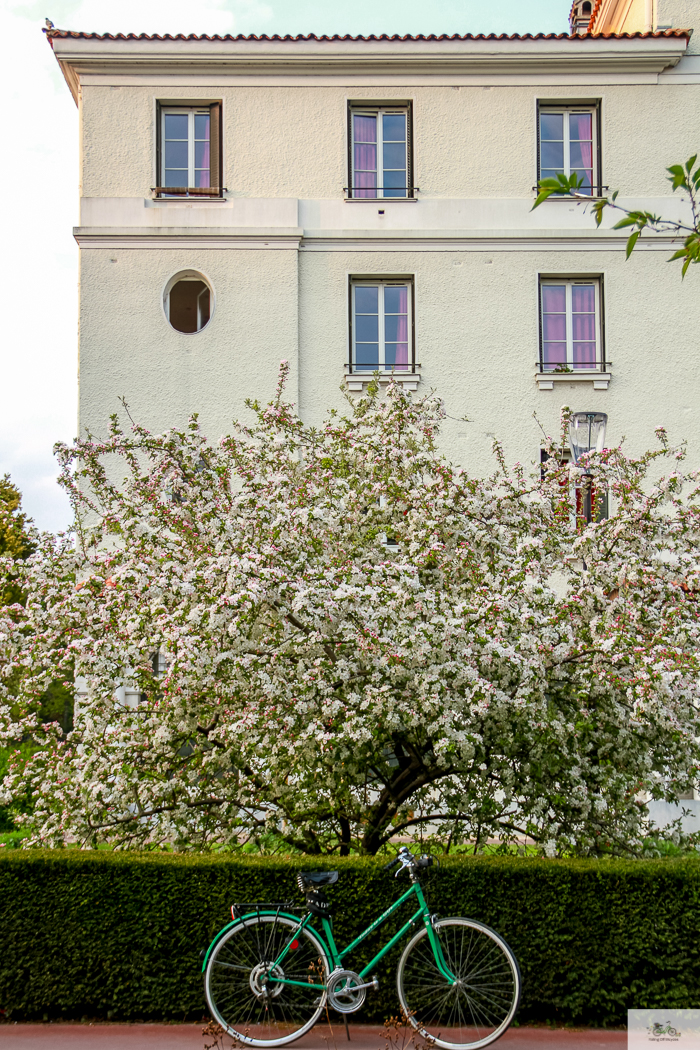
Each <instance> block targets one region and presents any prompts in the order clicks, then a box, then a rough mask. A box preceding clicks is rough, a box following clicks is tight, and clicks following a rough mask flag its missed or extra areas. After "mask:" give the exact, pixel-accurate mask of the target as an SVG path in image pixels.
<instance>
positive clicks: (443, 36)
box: [42, 29, 691, 42]
mask: <svg viewBox="0 0 700 1050" xmlns="http://www.w3.org/2000/svg"><path fill="white" fill-rule="evenodd" d="M42 32H44V33H46V36H47V37H48V39H49V42H51V40H53V39H55V38H57V37H59V38H61V39H66V38H70V39H73V40H221V41H226V40H236V41H271V42H272V41H293V42H302V41H308V40H317V41H334V40H340V41H352V42H355V41H361V42H369V41H377V40H389V41H409V42H410V41H422V40H424V41H440V40H590V39H600V38H601V37H602V38H603V39H605V40H611V39H612V40H623V39H626V40H632V39H640V38H651V37H654V38H657V37H682V36H690V33H691V30H689V29H664V30H657V31H655V32H653V33H591V32H590V31H589V32H588V33H573V34H571V33H523V34H520V33H511V34H508V33H476V34H472V33H464V34H459V33H452V34H449V33H440V34H436V33H428V34H423V33H418V34H417V35H416V36H411V35H409V34H407V35H406V36H399V35H397V34H392V35H390V34H388V33H377V34H374V33H370V34H369V35H368V36H351V35H350V34H348V33H346V34H344V35H341V34H339V33H333V34H332V35H331V36H327V35H326V34H325V33H324V34H320V35H316V33H300V34H298V35H297V36H292V35H290V34H289V33H285V34H284V35H280V34H278V33H273V34H271V35H270V36H268V35H267V33H261V34H260V35H259V36H255V35H252V34H251V35H249V36H246V35H244V34H242V33H238V34H235V35H232V34H230V33H226V34H225V35H224V36H220V35H219V34H218V33H214V34H212V36H208V35H207V34H206V33H204V34H201V35H199V34H197V33H187V34H185V33H175V34H171V33H163V34H162V35H161V34H159V33H154V34H149V33H81V32H77V31H75V30H71V29H44V30H42Z"/></svg>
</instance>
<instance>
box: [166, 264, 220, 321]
mask: <svg viewBox="0 0 700 1050" xmlns="http://www.w3.org/2000/svg"><path fill="white" fill-rule="evenodd" d="M163 305H164V308H165V316H166V317H167V319H168V320H169V321H170V324H171V325H172V327H173V328H174V329H175V331H176V332H183V333H185V334H189V333H193V332H201V330H202V329H203V328H205V327H206V325H207V324H208V323H209V320H210V318H211V315H212V292H211V288H210V286H209V283H208V281H207V280H206V278H205V277H204V276H203V275H202V274H201V273H197V272H196V271H194V270H192V271H185V272H183V273H179V274H176V275H175V276H174V277H172V278H171V279H170V280H169V281H168V284H167V285H166V289H165V296H164V301H163Z"/></svg>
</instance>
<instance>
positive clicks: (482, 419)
mask: <svg viewBox="0 0 700 1050" xmlns="http://www.w3.org/2000/svg"><path fill="white" fill-rule="evenodd" d="M363 273H371V274H387V275H392V274H397V275H398V274H401V275H403V274H415V311H416V357H417V360H418V361H419V362H420V364H421V365H422V382H421V388H422V390H424V391H428V390H430V389H435V390H436V391H437V393H438V394H439V395H440V396H441V397H442V398H443V399H444V402H445V407H446V410H447V413H448V416H449V417H450V418H449V419H448V420H447V421H446V423H445V426H444V440H443V447H444V449H445V451H446V453H447V454H448V455H449V456H450V457H451V458H453V459H454V460H456V461H457V462H461V463H463V464H465V465H468V467H469V468H470V469H471V470H473V471H474V472H476V473H477V474H483V473H488V471H489V470H490V469H491V468H492V467H493V465H494V461H493V457H492V453H491V448H492V441H493V438H494V436H497V437H498V438H499V439H500V440H501V441H502V442H503V444H504V447H505V450H506V454H507V457H508V458H509V460H510V461H511V462H513V461H516V460H518V461H520V462H522V463H530V462H534V461H535V460H536V459H537V454H538V448H539V445H540V441H541V437H542V431H541V428H540V426H539V424H538V421H537V420H538V419H539V422H540V423H541V424H542V426H543V427H544V428H545V430H546V431H547V432H548V433H550V434H557V433H558V429H559V417H560V411H561V408H562V406H563V405H565V404H568V405H569V406H571V407H572V408H574V409H577V410H582V409H589V408H594V409H596V410H598V411H604V412H607V413H608V416H609V441H610V442H612V443H614V442H617V441H619V440H621V439H622V438H623V437H624V438H626V439H627V447H628V448H629V450H630V451H631V452H641V451H643V450H644V448H646V447H649V445H650V444H653V442H654V436H653V431H654V427H656V426H657V425H659V424H663V425H665V426H667V427H668V428H669V432H670V434H671V436H672V438H673V439H675V440H681V439H682V438H687V439H688V442H689V446H690V448H691V450H692V453H693V456H694V460H695V462H697V463H699V464H700V405H699V404H698V398H697V392H700V358H699V355H698V352H697V337H696V333H697V331H698V328H699V327H700V296H698V295H697V294H696V291H695V290H694V289H693V288H692V287H691V286H690V285H689V284H688V281H686V282H685V283H684V284H682V283H681V280H680V273H679V271H678V270H677V269H675V268H672V267H670V266H667V265H666V264H665V256H664V255H662V254H660V253H658V252H645V253H638V254H636V255H634V256H632V258H631V259H630V261H629V262H627V263H626V262H625V261H624V255H623V254H621V253H618V252H615V253H613V252H607V251H606V252H600V251H598V252H596V251H585V252H583V251H576V252H572V251H569V252H559V251H536V250H531V251H522V252H515V251H511V252H505V251H492V250H489V251H486V252H484V251H443V252H421V253H410V252H395V253H386V252H376V253H363V252H347V253H345V252H342V253H341V252H332V253H323V252H316V251H309V252H303V253H302V254H301V258H300V305H301V314H300V362H301V364H300V369H301V376H300V387H301V409H302V415H303V416H304V417H305V418H306V419H308V420H309V421H310V422H314V423H315V422H318V421H320V419H321V418H322V416H323V414H324V412H325V411H326V410H327V408H328V407H335V408H341V407H342V404H343V396H342V393H341V391H340V389H339V387H340V382H341V376H342V366H343V363H344V362H345V361H346V360H347V331H348V300H347V295H348V292H347V285H348V274H353V275H356V274H363ZM541 273H544V274H550V273H559V274H566V273H571V274H579V275H591V274H596V275H598V274H601V275H603V278H604V290H605V336H606V347H607V353H608V355H609V357H610V359H611V360H612V363H613V365H612V372H613V380H612V382H611V383H610V387H609V389H608V390H605V391H601V390H596V391H593V390H592V388H591V384H589V383H580V382H561V383H556V384H555V389H554V390H553V391H547V390H542V391H540V390H538V389H537V387H536V385H535V383H534V381H533V373H534V372H535V362H536V359H537V355H538V338H539V321H538V313H537V285H538V274H541ZM671 333H672V334H671ZM535 414H536V416H537V419H536V418H534V415H535ZM464 416H467V417H468V418H469V420H470V422H469V423H463V422H462V421H461V420H462V417H464Z"/></svg>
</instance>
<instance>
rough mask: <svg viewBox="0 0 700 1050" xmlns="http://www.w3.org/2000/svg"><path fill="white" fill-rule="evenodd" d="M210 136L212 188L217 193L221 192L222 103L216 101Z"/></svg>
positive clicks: (212, 112)
mask: <svg viewBox="0 0 700 1050" xmlns="http://www.w3.org/2000/svg"><path fill="white" fill-rule="evenodd" d="M209 112H210V120H209V137H210V140H211V153H210V161H209V163H210V176H209V182H210V188H211V189H212V190H214V191H215V192H216V193H220V192H221V103H220V102H214V103H212V105H211V108H210V111H209Z"/></svg>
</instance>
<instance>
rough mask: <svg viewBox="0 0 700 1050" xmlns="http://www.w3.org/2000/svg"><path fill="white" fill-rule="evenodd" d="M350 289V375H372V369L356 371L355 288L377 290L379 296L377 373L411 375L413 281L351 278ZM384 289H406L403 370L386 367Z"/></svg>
mask: <svg viewBox="0 0 700 1050" xmlns="http://www.w3.org/2000/svg"><path fill="white" fill-rule="evenodd" d="M350 288H351V296H352V301H351V311H352V346H351V352H352V359H351V360H352V366H351V370H352V373H353V374H357V375H370V376H371V374H372V369H370V368H359V369H358V367H357V321H356V312H355V289H356V288H379V296H378V310H379V337H378V343H379V363H378V364H377V366H376V369H377V370H378V371H379V372H386V373H396V375H398V376H401V375H407V374H408V375H411V374H413V361H414V351H413V281H412V280H409V279H408V278H403V280H402V279H400V278H393V279H392V278H388V279H381V278H378V279H376V280H373V279H372V278H367V279H363V278H353V279H352V282H351V286H350ZM385 288H408V296H407V300H406V316H407V321H408V333H407V342H408V362H407V364H406V368H405V369H401V370H400V371H399V370H398V369H397V368H395V366H394V365H390V366H389V367H388V368H387V366H386V339H385V328H386V326H385V313H384V289H385Z"/></svg>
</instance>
